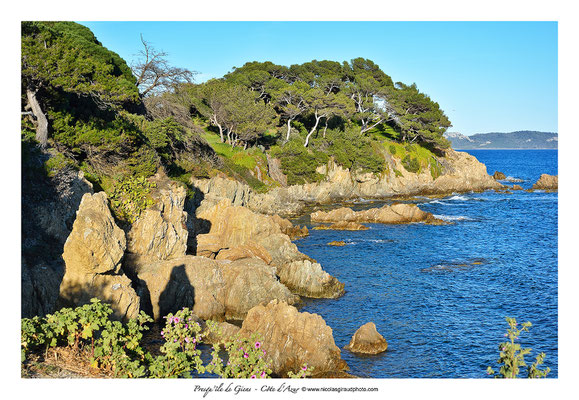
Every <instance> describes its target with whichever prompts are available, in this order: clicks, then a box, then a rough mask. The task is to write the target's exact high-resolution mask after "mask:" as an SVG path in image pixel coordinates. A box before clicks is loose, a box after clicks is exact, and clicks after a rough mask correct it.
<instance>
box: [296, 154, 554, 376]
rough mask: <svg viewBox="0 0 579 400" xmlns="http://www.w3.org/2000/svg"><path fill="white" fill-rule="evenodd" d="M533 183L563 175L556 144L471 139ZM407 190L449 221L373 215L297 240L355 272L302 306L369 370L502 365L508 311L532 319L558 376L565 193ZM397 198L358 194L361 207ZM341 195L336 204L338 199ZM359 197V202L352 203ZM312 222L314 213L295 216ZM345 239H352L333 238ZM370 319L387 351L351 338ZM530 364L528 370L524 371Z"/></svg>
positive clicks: (471, 369) (452, 371) (472, 370)
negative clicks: (352, 226)
mask: <svg viewBox="0 0 579 400" xmlns="http://www.w3.org/2000/svg"><path fill="white" fill-rule="evenodd" d="M468 153H470V154H472V155H474V156H475V157H476V158H477V159H478V160H479V161H481V162H482V163H484V164H485V165H486V166H487V171H488V173H489V174H493V173H494V172H495V171H500V172H503V173H504V174H505V175H506V176H507V181H505V182H503V183H505V184H513V183H512V182H511V181H513V180H520V181H519V182H516V183H517V184H518V185H521V186H522V187H523V188H524V189H528V188H530V187H531V186H532V185H533V183H534V182H536V181H537V179H538V178H539V177H540V175H541V174H543V173H546V174H550V175H557V174H558V168H557V159H558V154H557V150H468ZM407 202H409V203H414V204H417V205H418V206H419V207H420V208H421V209H422V210H424V211H428V212H431V213H433V214H434V215H435V216H437V217H438V218H441V219H443V220H446V221H449V222H452V224H449V225H425V224H404V225H383V224H366V225H367V226H369V227H370V229H369V230H367V231H353V232H352V231H329V230H312V229H310V235H309V236H308V237H306V238H303V239H300V240H297V241H295V243H296V245H297V246H298V248H299V250H300V251H301V252H303V253H305V254H307V255H309V256H310V257H313V258H315V259H316V260H317V261H318V262H319V263H320V264H321V265H322V267H323V269H324V270H325V271H327V272H328V273H329V274H331V275H332V276H335V277H336V278H338V280H340V281H341V282H343V283H345V289H346V293H345V294H344V295H343V296H342V297H340V298H338V299H305V300H304V303H303V305H302V307H301V308H300V311H302V312H310V313H315V314H319V315H321V316H322V317H323V318H324V320H325V321H326V324H328V325H329V326H330V327H331V328H332V330H333V336H334V341H335V343H336V345H337V346H338V347H339V348H340V349H341V356H342V358H343V359H344V360H345V361H346V362H347V363H348V366H349V367H350V371H349V372H350V373H351V374H353V375H356V376H359V377H362V378H475V379H478V378H488V376H487V372H486V369H487V367H488V366H491V367H493V368H494V369H495V370H498V368H499V365H498V364H497V359H498V357H499V343H501V342H502V341H505V340H506V338H505V333H506V331H507V328H508V325H507V322H506V320H505V318H506V317H512V318H515V319H516V320H517V322H518V323H519V326H521V323H523V322H527V321H529V322H531V324H532V326H531V328H530V329H529V331H528V332H522V333H521V335H520V340H518V342H519V343H520V344H521V346H522V347H523V348H531V349H532V351H531V353H530V354H529V355H527V356H526V361H527V363H528V364H530V363H531V362H533V361H534V360H535V357H536V356H537V355H538V354H539V353H541V352H543V353H545V354H546V357H545V363H544V365H543V367H549V368H550V369H551V372H550V373H549V374H548V375H547V377H548V378H557V377H558V251H557V244H558V237H557V228H558V221H557V219H558V194H557V193H556V192H554V193H549V192H545V191H534V192H526V191H524V190H521V191H512V192H511V193H503V192H495V191H486V192H483V193H453V194H449V195H447V196H444V197H420V196H419V197H414V198H411V199H409V200H408V201H407ZM390 203H391V201H370V200H367V199H359V200H358V201H356V202H354V204H353V205H351V206H352V208H353V209H355V210H362V209H367V208H370V207H381V206H382V205H384V204H390ZM338 206H341V205H338V204H336V205H335V207H338ZM349 206H350V205H349ZM294 222H295V223H299V224H306V225H307V226H308V228H313V227H314V226H315V225H316V224H312V223H311V222H310V221H309V219H308V216H305V217H301V218H299V219H297V220H295V221H294ZM334 240H338V241H344V242H345V243H346V245H345V246H342V247H333V246H329V245H328V244H327V243H328V242H331V241H334ZM367 322H373V323H374V324H375V325H376V329H377V331H378V332H379V333H380V334H381V335H382V336H384V338H385V339H386V341H387V342H388V350H387V351H386V352H384V353H381V354H378V355H371V356H367V355H358V354H354V353H351V352H350V351H348V350H345V349H343V348H344V346H346V345H347V344H348V343H349V341H350V339H351V337H352V335H353V334H354V332H355V331H356V330H357V329H358V328H359V327H360V326H362V325H364V324H365V323H367ZM522 375H523V376H525V372H524V371H523V372H522Z"/></svg>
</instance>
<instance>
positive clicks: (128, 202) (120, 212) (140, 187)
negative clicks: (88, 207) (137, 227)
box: [110, 176, 156, 223]
mask: <svg viewBox="0 0 579 400" xmlns="http://www.w3.org/2000/svg"><path fill="white" fill-rule="evenodd" d="M154 187H156V184H155V183H154V182H149V181H148V180H147V179H146V178H145V177H143V176H128V177H125V178H123V179H120V180H119V181H117V182H116V183H115V184H114V186H113V188H112V190H111V193H110V199H111V207H112V209H113V212H114V214H115V216H116V217H117V218H118V219H120V220H122V221H127V222H130V223H133V222H135V221H136V220H137V218H139V216H140V215H141V213H142V212H143V211H144V210H145V209H146V208H147V207H150V206H152V205H153V204H154V201H153V199H152V198H151V196H150V192H151V189H152V188H154Z"/></svg>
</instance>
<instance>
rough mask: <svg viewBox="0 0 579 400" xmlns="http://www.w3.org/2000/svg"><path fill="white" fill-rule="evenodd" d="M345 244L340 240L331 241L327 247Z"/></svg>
mask: <svg viewBox="0 0 579 400" xmlns="http://www.w3.org/2000/svg"><path fill="white" fill-rule="evenodd" d="M345 245H346V242H344V241H342V240H339V241H338V240H333V241H331V242H329V243H328V246H345Z"/></svg>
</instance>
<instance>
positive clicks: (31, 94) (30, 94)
mask: <svg viewBox="0 0 579 400" xmlns="http://www.w3.org/2000/svg"><path fill="white" fill-rule="evenodd" d="M36 92H37V91H36V90H34V89H33V88H31V87H28V88H27V89H26V97H27V99H28V104H29V105H30V108H31V109H32V112H33V113H34V117H36V140H38V142H39V143H40V146H41V147H42V148H46V146H47V144H48V119H47V118H46V115H44V113H43V112H42V108H40V103H39V102H38V99H37V98H36Z"/></svg>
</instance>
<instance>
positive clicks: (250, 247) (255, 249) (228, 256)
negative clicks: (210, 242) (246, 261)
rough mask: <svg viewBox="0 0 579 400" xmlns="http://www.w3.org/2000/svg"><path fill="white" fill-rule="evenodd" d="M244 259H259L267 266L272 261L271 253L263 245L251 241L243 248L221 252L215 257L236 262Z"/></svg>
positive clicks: (242, 246) (238, 247)
mask: <svg viewBox="0 0 579 400" xmlns="http://www.w3.org/2000/svg"><path fill="white" fill-rule="evenodd" d="M243 258H259V259H261V260H263V261H264V262H265V263H266V264H270V263H271V261H272V258H271V255H270V254H269V252H268V251H267V250H266V249H265V248H264V247H263V246H262V245H260V244H258V243H255V242H254V241H253V240H249V241H247V242H246V243H245V244H244V245H241V246H237V247H233V248H229V249H224V250H221V251H219V252H218V253H217V255H216V257H215V259H216V260H230V261H236V260H240V259H243Z"/></svg>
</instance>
